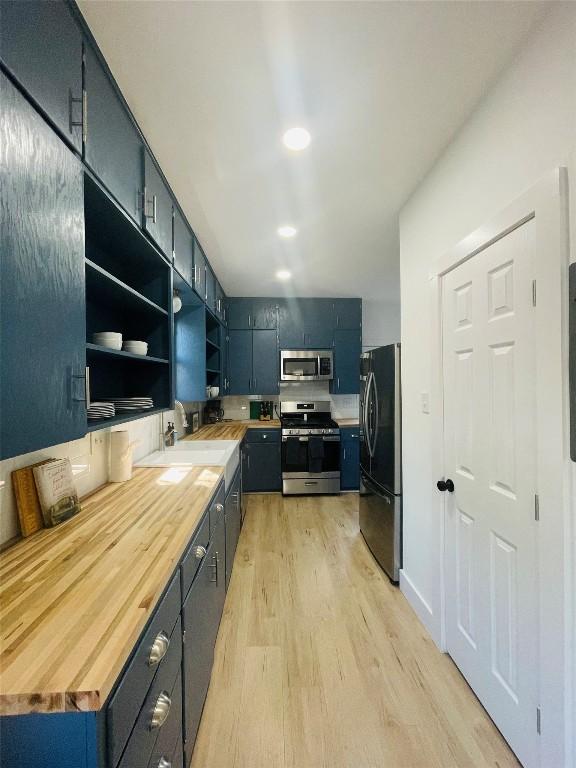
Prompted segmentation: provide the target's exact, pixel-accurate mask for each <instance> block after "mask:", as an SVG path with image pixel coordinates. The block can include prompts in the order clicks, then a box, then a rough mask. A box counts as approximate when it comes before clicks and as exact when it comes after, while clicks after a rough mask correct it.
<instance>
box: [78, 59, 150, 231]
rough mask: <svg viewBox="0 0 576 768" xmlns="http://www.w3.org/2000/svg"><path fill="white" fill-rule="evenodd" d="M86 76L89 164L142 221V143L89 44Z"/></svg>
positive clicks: (132, 213)
mask: <svg viewBox="0 0 576 768" xmlns="http://www.w3.org/2000/svg"><path fill="white" fill-rule="evenodd" d="M85 77H86V92H87V99H88V110H89V123H88V138H87V142H86V148H85V159H86V163H87V164H88V165H89V166H90V168H92V170H93V171H94V173H95V174H96V176H98V177H99V178H100V179H101V181H102V182H103V183H104V185H105V186H106V187H108V189H109V190H110V192H111V193H112V194H113V195H114V197H115V198H116V199H117V200H118V202H119V203H120V205H121V206H122V207H123V208H124V210H125V211H126V212H127V213H128V214H129V215H130V216H131V217H132V218H133V219H134V221H135V222H137V223H138V224H140V223H141V207H142V189H143V151H144V149H143V144H142V141H141V139H140V136H139V134H138V131H137V130H136V127H135V126H134V123H133V122H132V120H131V119H130V117H129V116H128V113H127V112H126V111H125V109H124V105H123V103H122V101H121V100H120V98H119V97H118V94H117V93H116V91H115V89H114V87H113V85H112V83H111V82H110V80H109V78H108V76H107V74H106V72H105V71H104V69H103V68H102V65H101V63H100V61H99V59H98V57H97V56H96V53H95V52H94V51H93V50H92V48H91V47H90V46H87V47H86V72H85Z"/></svg>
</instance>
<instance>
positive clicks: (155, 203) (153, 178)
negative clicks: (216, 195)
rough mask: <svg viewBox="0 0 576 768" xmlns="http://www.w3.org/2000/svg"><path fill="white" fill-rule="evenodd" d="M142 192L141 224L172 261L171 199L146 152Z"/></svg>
mask: <svg viewBox="0 0 576 768" xmlns="http://www.w3.org/2000/svg"><path fill="white" fill-rule="evenodd" d="M144 190H145V195H144V198H143V200H142V223H143V225H144V228H145V229H146V231H147V232H148V234H149V235H150V237H151V238H152V239H153V240H154V242H155V243H156V245H157V246H158V247H159V248H160V250H161V251H162V252H163V253H164V255H165V256H166V257H167V258H168V259H169V260H170V261H172V198H171V196H170V192H168V189H167V188H166V185H165V184H164V180H163V179H162V176H161V175H160V172H159V171H158V168H157V167H156V164H155V163H154V161H153V160H152V158H151V157H150V153H149V152H148V151H146V152H145V153H144Z"/></svg>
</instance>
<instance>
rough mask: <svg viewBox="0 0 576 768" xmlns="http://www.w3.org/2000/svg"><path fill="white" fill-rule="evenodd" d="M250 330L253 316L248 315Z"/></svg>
mask: <svg viewBox="0 0 576 768" xmlns="http://www.w3.org/2000/svg"><path fill="white" fill-rule="evenodd" d="M248 328H252V315H248Z"/></svg>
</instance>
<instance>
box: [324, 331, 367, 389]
mask: <svg viewBox="0 0 576 768" xmlns="http://www.w3.org/2000/svg"><path fill="white" fill-rule="evenodd" d="M361 352H362V336H361V334H360V331H348V330H338V329H337V330H335V331H334V379H333V380H332V382H331V386H330V391H331V392H332V394H334V395H355V394H358V392H359V391H360V354H361Z"/></svg>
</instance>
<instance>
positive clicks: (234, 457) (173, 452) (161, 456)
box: [134, 440, 240, 488]
mask: <svg viewBox="0 0 576 768" xmlns="http://www.w3.org/2000/svg"><path fill="white" fill-rule="evenodd" d="M239 463H240V442H239V441H238V440H197V441H189V442H184V443H176V445H174V446H171V447H170V448H166V450H164V451H154V452H153V453H150V454H149V455H148V456H145V457H144V458H143V459H140V460H139V461H137V462H135V463H134V466H135V467H202V466H213V467H224V483H225V485H226V488H229V487H230V485H231V483H232V480H233V479H234V474H235V472H236V469H237V468H238V465H239Z"/></svg>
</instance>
